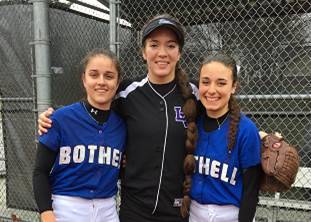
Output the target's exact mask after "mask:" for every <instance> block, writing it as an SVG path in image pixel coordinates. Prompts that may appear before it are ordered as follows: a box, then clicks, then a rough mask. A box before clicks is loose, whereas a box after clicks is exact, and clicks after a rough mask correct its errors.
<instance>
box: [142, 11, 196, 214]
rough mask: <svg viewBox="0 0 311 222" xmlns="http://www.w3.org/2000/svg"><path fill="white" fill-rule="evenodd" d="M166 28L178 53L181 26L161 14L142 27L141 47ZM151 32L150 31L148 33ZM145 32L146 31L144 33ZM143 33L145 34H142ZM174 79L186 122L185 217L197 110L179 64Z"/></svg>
mask: <svg viewBox="0 0 311 222" xmlns="http://www.w3.org/2000/svg"><path fill="white" fill-rule="evenodd" d="M161 19H164V20H165V21H166V20H167V21H169V22H171V23H169V24H170V25H169V26H166V25H165V26H164V25H162V24H158V23H157V21H159V20H161ZM163 26H164V27H168V28H171V29H172V31H174V32H175V34H176V37H177V40H178V45H179V51H180V52H181V51H182V48H183V46H184V31H183V26H182V25H181V24H180V23H179V21H178V20H177V19H176V18H174V17H172V16H170V15H168V14H162V15H158V16H155V17H153V18H152V19H150V20H149V21H148V22H147V23H146V24H145V25H144V27H143V29H142V30H143V36H142V37H143V38H142V44H143V47H145V40H146V38H147V36H148V35H149V34H150V33H151V32H152V31H154V30H156V29H157V28H159V27H163ZM149 29H150V30H152V31H149ZM146 30H147V31H146ZM144 33H145V34H144ZM175 79H176V83H177V87H178V88H179V90H180V91H181V94H182V97H183V99H184V104H183V107H182V111H183V113H184V115H185V118H186V121H187V130H186V136H187V138H186V141H185V149H186V153H187V155H186V157H185V160H184V173H185V180H184V183H183V193H184V197H183V201H182V207H181V208H180V211H181V215H182V216H183V217H186V216H187V215H188V212H189V207H190V196H189V192H190V187H191V176H192V174H193V172H194V169H195V159H194V156H193V153H194V149H195V143H196V139H197V127H196V123H195V120H196V117H197V109H196V99H195V97H194V95H193V94H192V91H193V90H192V88H191V85H190V83H189V79H188V76H187V74H186V73H185V72H184V70H183V69H182V68H181V67H180V65H179V63H177V64H176V68H175Z"/></svg>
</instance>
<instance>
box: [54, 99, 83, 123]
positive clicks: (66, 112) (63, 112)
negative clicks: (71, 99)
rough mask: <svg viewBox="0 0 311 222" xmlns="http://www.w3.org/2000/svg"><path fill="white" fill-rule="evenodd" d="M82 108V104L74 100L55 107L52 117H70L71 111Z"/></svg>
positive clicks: (57, 118)
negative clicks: (57, 107) (65, 104)
mask: <svg viewBox="0 0 311 222" xmlns="http://www.w3.org/2000/svg"><path fill="white" fill-rule="evenodd" d="M81 108H82V105H81V103H80V102H76V103H73V104H70V105H67V106H63V107H61V108H59V109H57V110H56V111H55V112H54V113H53V114H52V117H51V118H52V119H56V120H61V119H63V118H67V117H71V116H72V114H73V113H75V112H78V111H80V110H81Z"/></svg>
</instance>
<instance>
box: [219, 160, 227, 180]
mask: <svg viewBox="0 0 311 222" xmlns="http://www.w3.org/2000/svg"><path fill="white" fill-rule="evenodd" d="M227 172H228V164H226V163H224V164H223V165H222V171H221V177H220V179H221V180H222V181H225V182H228V181H229V177H227Z"/></svg>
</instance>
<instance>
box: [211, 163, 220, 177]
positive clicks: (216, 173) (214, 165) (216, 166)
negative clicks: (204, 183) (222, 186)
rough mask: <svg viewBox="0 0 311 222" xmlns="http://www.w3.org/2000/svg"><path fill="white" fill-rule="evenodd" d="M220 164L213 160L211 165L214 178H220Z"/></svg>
mask: <svg viewBox="0 0 311 222" xmlns="http://www.w3.org/2000/svg"><path fill="white" fill-rule="evenodd" d="M219 167H220V162H218V161H217V160H213V161H212V164H211V176H212V177H214V178H219V170H220V168H219Z"/></svg>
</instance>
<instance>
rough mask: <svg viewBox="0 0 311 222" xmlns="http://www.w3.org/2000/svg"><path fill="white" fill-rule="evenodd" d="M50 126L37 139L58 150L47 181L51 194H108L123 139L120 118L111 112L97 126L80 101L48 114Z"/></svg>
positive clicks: (112, 192)
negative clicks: (50, 119) (51, 114)
mask: <svg viewBox="0 0 311 222" xmlns="http://www.w3.org/2000/svg"><path fill="white" fill-rule="evenodd" d="M52 121H53V124H52V128H51V129H49V131H48V133H47V134H44V135H42V136H40V137H39V142H40V143H42V144H43V145H45V146H47V147H48V148H50V149H51V150H53V151H55V152H57V153H58V155H57V158H56V161H55V163H54V166H53V168H52V171H51V173H50V184H51V188H52V193H53V194H58V195H67V196H78V197H82V198H87V199H93V198H107V197H112V196H113V195H115V194H116V192H117V180H118V176H119V170H120V165H121V157H122V153H123V150H124V145H125V140H126V127H125V123H124V122H123V120H122V119H121V118H120V117H119V116H118V115H117V114H116V113H114V112H113V111H111V112H110V115H109V117H108V120H107V121H106V122H105V123H104V124H102V125H100V124H98V123H97V122H96V121H95V119H93V118H92V117H91V115H89V113H88V111H87V110H86V108H85V107H84V105H83V104H82V103H74V104H72V105H69V106H65V107H63V108H61V109H59V110H57V111H56V112H54V114H53V116H52Z"/></svg>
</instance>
